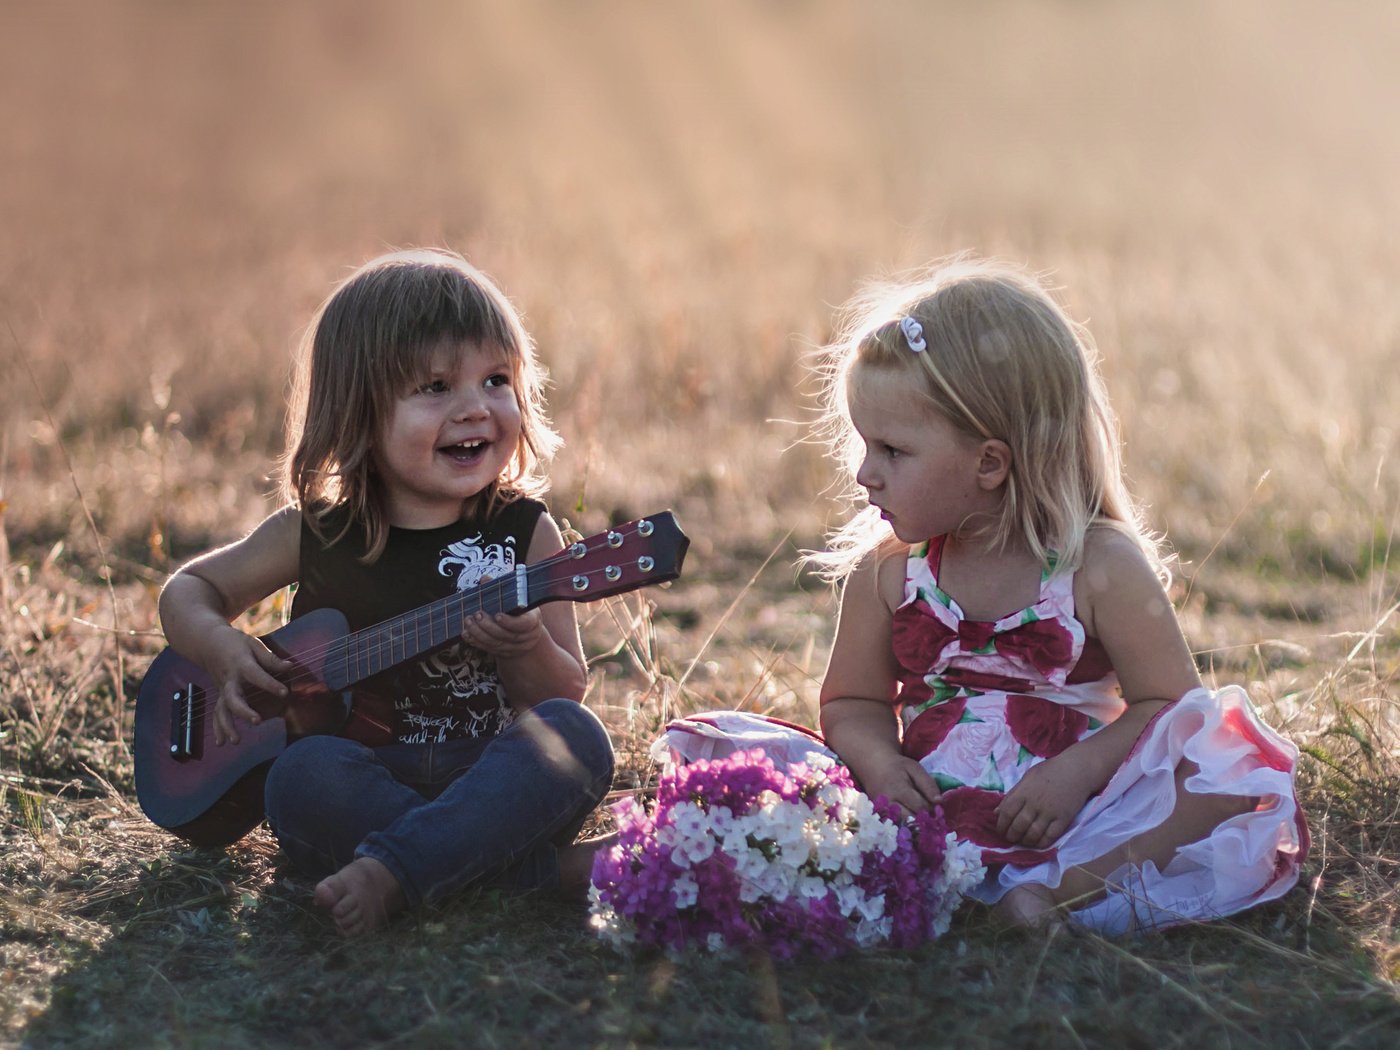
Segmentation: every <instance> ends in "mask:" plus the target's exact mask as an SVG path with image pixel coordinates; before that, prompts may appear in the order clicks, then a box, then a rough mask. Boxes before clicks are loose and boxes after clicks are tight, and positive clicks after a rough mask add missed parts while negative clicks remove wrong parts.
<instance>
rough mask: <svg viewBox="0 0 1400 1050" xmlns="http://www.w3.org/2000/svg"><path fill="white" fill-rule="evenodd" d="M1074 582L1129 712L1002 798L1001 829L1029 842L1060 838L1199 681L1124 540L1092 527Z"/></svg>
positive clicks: (1083, 616) (1150, 578)
mask: <svg viewBox="0 0 1400 1050" xmlns="http://www.w3.org/2000/svg"><path fill="white" fill-rule="evenodd" d="M1075 583H1076V586H1075V604H1076V614H1077V615H1078V617H1079V619H1080V621H1081V622H1082V623H1083V624H1084V627H1085V630H1086V631H1087V632H1088V633H1089V634H1091V635H1093V636H1095V637H1097V638H1098V639H1099V641H1100V642H1101V643H1102V644H1103V647H1104V650H1105V651H1106V652H1107V654H1108V657H1109V660H1110V661H1111V662H1112V664H1113V667H1114V669H1115V671H1116V672H1117V674H1118V681H1119V685H1120V687H1121V689H1122V692H1123V699H1124V700H1125V701H1126V702H1127V704H1128V709H1127V711H1125V712H1124V713H1123V715H1122V716H1121V717H1119V718H1118V719H1117V720H1115V721H1113V722H1111V723H1109V724H1108V725H1106V726H1104V728H1103V729H1101V730H1099V731H1098V732H1097V733H1095V734H1094V735H1093V736H1091V737H1089V738H1088V739H1087V740H1083V741H1081V742H1079V743H1077V744H1075V745H1073V746H1071V747H1069V748H1067V749H1066V750H1065V751H1064V752H1062V753H1061V754H1060V755H1057V756H1055V757H1054V758H1051V759H1047V760H1046V761H1045V762H1043V763H1041V764H1040V765H1039V766H1036V767H1035V768H1034V769H1032V770H1030V771H1029V772H1028V773H1027V775H1026V777H1025V778H1023V779H1022V780H1021V782H1020V783H1019V784H1017V785H1016V787H1015V788H1013V789H1012V790H1011V791H1010V792H1008V794H1007V796H1006V798H1005V799H1004V800H1003V801H1002V803H1001V805H1000V806H999V807H998V809H997V818H998V819H997V826H998V828H999V829H1000V830H1001V831H1002V832H1003V833H1004V834H1005V835H1006V836H1007V838H1009V839H1010V840H1011V841H1013V842H1020V843H1022V844H1023V845H1027V846H1033V847H1043V846H1047V845H1049V844H1050V843H1051V842H1053V841H1054V840H1055V839H1057V838H1058V837H1059V836H1060V834H1062V833H1063V832H1064V830H1065V829H1066V828H1067V827H1069V825H1070V823H1071V822H1072V821H1073V820H1074V818H1075V816H1076V815H1077V814H1078V813H1079V810H1080V809H1082V808H1083V806H1084V803H1085V802H1086V801H1087V800H1088V799H1089V798H1090V796H1092V795H1093V794H1095V793H1096V792H1097V791H1099V790H1100V789H1101V788H1102V787H1103V786H1104V785H1105V784H1106V783H1107V782H1108V779H1109V777H1111V776H1112V775H1113V773H1114V771H1115V770H1117V769H1118V767H1119V766H1120V765H1122V763H1123V760H1124V759H1125V758H1127V756H1128V752H1129V751H1131V750H1132V747H1133V744H1134V743H1135V742H1136V741H1137V738H1138V737H1139V736H1140V735H1141V733H1142V730H1143V729H1144V728H1145V727H1146V726H1147V724H1148V722H1150V721H1151V720H1152V717H1153V716H1154V715H1155V714H1156V713H1157V712H1158V711H1160V710H1161V709H1162V708H1163V707H1165V706H1166V705H1167V704H1168V703H1170V702H1171V701H1173V700H1176V699H1178V698H1180V697H1181V696H1182V695H1184V694H1185V693H1187V692H1189V691H1191V690H1192V689H1195V688H1197V687H1198V686H1200V684H1201V679H1200V675H1198V674H1197V673H1196V665H1195V662H1194V661H1193V660H1192V658H1191V651H1190V649H1189V647H1188V646H1187V644H1186V639H1185V637H1184V636H1183V635H1182V633H1181V626H1180V624H1178V622H1177V619H1176V613H1175V610H1173V609H1172V605H1171V601H1170V599H1169V598H1168V597H1167V595H1166V592H1165V591H1164V590H1163V589H1162V585H1161V582H1160V581H1159V580H1158V579H1157V576H1156V574H1155V572H1154V571H1153V569H1152V567H1151V566H1150V565H1149V564H1148V562H1147V559H1146V557H1144V555H1143V553H1142V551H1141V549H1140V548H1139V547H1138V546H1137V544H1136V543H1135V542H1134V541H1133V540H1132V539H1131V538H1130V537H1128V536H1125V535H1123V534H1122V533H1119V532H1116V531H1114V530H1111V529H1096V530H1094V532H1092V533H1091V534H1090V537H1089V540H1088V542H1087V543H1086V545H1085V559H1084V566H1083V568H1081V569H1080V571H1079V574H1078V576H1077V577H1076V580H1075Z"/></svg>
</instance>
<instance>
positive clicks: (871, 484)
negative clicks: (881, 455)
mask: <svg viewBox="0 0 1400 1050" xmlns="http://www.w3.org/2000/svg"><path fill="white" fill-rule="evenodd" d="M878 480H879V479H878V478H877V476H876V473H875V471H874V469H873V468H872V467H871V466H870V457H869V456H866V457H865V459H863V460H861V462H860V469H859V470H857V471H856V484H857V485H859V486H860V487H861V488H863V489H873V488H878V487H879V486H878Z"/></svg>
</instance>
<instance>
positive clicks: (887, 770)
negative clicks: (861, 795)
mask: <svg viewBox="0 0 1400 1050" xmlns="http://www.w3.org/2000/svg"><path fill="white" fill-rule="evenodd" d="M860 786H861V789H862V790H863V791H864V792H865V793H866V794H867V795H869V796H870V797H871V798H879V797H880V796H881V795H884V796H885V797H886V798H888V799H889V800H890V801H892V802H896V803H898V804H899V806H900V808H901V809H903V810H904V813H905V815H906V816H912V815H913V814H915V813H922V812H924V811H926V810H928V809H930V808H931V807H932V806H933V804H934V803H935V802H937V801H938V800H939V799H940V798H942V797H943V793H942V792H941V791H939V790H938V782H937V781H935V780H934V779H933V777H931V776H929V774H928V771H927V770H926V769H924V767H923V766H921V765H919V763H918V762H916V761H915V760H914V759H912V758H906V757H905V756H903V755H900V756H898V757H897V758H896V759H895V760H894V761H892V762H886V763H882V764H881V765H879V766H877V767H876V768H875V769H874V770H872V771H869V772H867V773H866V775H865V776H863V777H861V778H860Z"/></svg>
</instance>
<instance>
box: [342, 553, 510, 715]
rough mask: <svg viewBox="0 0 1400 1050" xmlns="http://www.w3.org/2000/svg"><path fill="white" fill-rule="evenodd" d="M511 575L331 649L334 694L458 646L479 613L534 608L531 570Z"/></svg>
mask: <svg viewBox="0 0 1400 1050" xmlns="http://www.w3.org/2000/svg"><path fill="white" fill-rule="evenodd" d="M520 569H521V570H523V572H522V571H520V570H517V572H516V573H512V574H511V575H509V576H504V577H501V578H500V579H496V580H490V581H488V582H486V583H484V584H482V585H481V586H480V587H477V588H475V589H474V590H470V591H462V592H460V593H458V594H451V595H448V596H447V597H446V598H442V599H439V600H438V601H435V602H433V603H432V604H430V605H424V606H422V607H421V608H417V609H413V610H410V611H409V612H406V613H403V614H402V615H400V616H395V617H393V618H392V619H389V620H385V621H384V622H383V623H378V624H375V625H374V626H373V627H366V628H365V629H364V630H361V631H352V632H351V633H350V634H347V635H345V637H343V638H340V639H337V640H336V641H335V642H333V643H332V644H331V647H330V651H329V652H328V653H327V655H326V663H325V672H324V673H325V681H326V684H327V685H328V686H330V687H331V688H332V689H333V690H336V691H341V690H345V689H349V688H351V687H353V686H354V685H356V684H357V683H359V682H362V681H364V680H365V679H366V678H370V677H372V676H374V675H377V674H379V673H380V672H381V671H386V670H388V669H389V668H390V667H393V666H394V665H396V664H401V663H403V662H404V661H406V660H412V659H413V658H414V657H417V656H421V655H423V654H424V653H428V652H431V651H432V650H434V649H437V648H440V647H442V646H444V645H447V644H448V643H449V642H452V641H455V640H456V639H458V638H460V637H461V635H462V628H463V627H465V626H466V622H467V619H468V618H469V617H472V616H475V615H476V614H477V613H478V612H484V613H487V614H488V615H495V614H496V613H502V612H516V611H518V610H520V609H522V608H525V607H526V606H527V605H528V604H529V595H528V580H529V578H530V576H531V575H532V574H531V571H530V569H529V568H527V567H524V566H521V567H520Z"/></svg>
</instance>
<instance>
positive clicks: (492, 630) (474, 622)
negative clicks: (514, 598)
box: [462, 609, 550, 659]
mask: <svg viewBox="0 0 1400 1050" xmlns="http://www.w3.org/2000/svg"><path fill="white" fill-rule="evenodd" d="M549 637H550V634H549V631H548V629H547V628H546V627H545V625H544V616H543V615H542V614H541V612H540V610H539V609H531V610H529V611H528V612H523V613H519V614H510V613H496V614H495V615H494V616H488V615H487V614H486V613H481V612H479V613H477V614H476V615H474V616H472V617H471V618H470V619H468V620H467V622H466V623H465V624H464V625H463V627H462V638H463V639H464V640H465V641H466V643H467V644H468V645H471V646H475V647H476V648H477V649H480V650H481V651H482V652H486V653H490V654H491V655H492V656H494V657H496V658H497V659H500V658H501V657H506V658H510V657H512V656H524V655H525V654H526V653H529V652H533V651H534V650H535V649H536V648H537V647H539V646H540V645H541V644H543V643H544V642H546V641H548V640H549Z"/></svg>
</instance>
